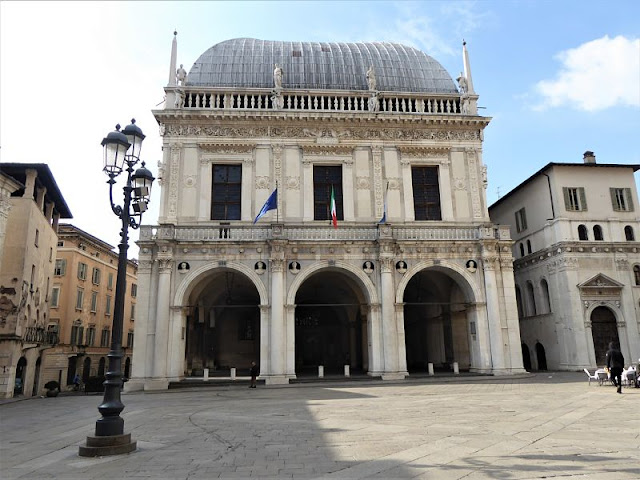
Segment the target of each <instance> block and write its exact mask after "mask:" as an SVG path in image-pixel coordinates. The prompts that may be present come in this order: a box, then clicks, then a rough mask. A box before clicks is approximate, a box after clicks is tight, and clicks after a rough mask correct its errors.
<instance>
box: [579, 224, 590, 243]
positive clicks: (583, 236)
mask: <svg viewBox="0 0 640 480" xmlns="http://www.w3.org/2000/svg"><path fill="white" fill-rule="evenodd" d="M578 239H580V240H589V232H588V231H587V227H585V226H584V225H579V226H578Z"/></svg>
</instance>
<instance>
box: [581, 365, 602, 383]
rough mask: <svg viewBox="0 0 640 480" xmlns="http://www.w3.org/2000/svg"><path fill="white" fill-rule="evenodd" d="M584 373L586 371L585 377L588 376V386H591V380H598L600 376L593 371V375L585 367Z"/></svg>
mask: <svg viewBox="0 0 640 480" xmlns="http://www.w3.org/2000/svg"><path fill="white" fill-rule="evenodd" d="M584 373H586V374H587V377H589V386H591V380H595V381H600V378H599V377H598V375H597V374H595V373H594V374H593V375H591V374H590V373H589V370H587V369H586V368H585V369H584Z"/></svg>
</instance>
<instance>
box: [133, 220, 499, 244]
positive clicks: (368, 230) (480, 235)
mask: <svg viewBox="0 0 640 480" xmlns="http://www.w3.org/2000/svg"><path fill="white" fill-rule="evenodd" d="M390 230H391V231H390V236H389V234H388V233H385V234H383V236H384V238H391V239H393V240H396V241H444V242H451V241H476V240H480V239H496V240H510V235H509V227H508V226H502V225H501V226H481V227H477V226H469V227H460V226H444V225H443V226H419V227H418V226H415V225H411V226H404V225H399V226H392V227H391V229H390ZM380 236H381V233H380V226H378V225H371V226H351V225H342V226H340V227H339V228H337V229H335V228H333V227H331V226H316V225H312V226H303V225H281V224H274V225H263V226H255V225H251V226H248V225H212V226H206V227H205V226H189V225H180V226H175V225H160V226H152V225H143V226H142V227H141V228H140V241H141V242H149V241H155V240H163V241H166V240H170V241H176V242H214V243H218V242H221V243H226V242H256V241H257V242H264V241H266V240H271V239H284V240H289V241H301V242H305V241H313V242H324V241H375V240H378V239H379V238H380Z"/></svg>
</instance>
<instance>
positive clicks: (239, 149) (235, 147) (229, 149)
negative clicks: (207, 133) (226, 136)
mask: <svg viewBox="0 0 640 480" xmlns="http://www.w3.org/2000/svg"><path fill="white" fill-rule="evenodd" d="M198 147H200V150H202V151H204V152H211V153H217V154H220V155H247V154H250V153H252V152H253V149H254V148H255V145H254V144H249V143H242V144H229V143H199V144H198Z"/></svg>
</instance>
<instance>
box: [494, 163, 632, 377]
mask: <svg viewBox="0 0 640 480" xmlns="http://www.w3.org/2000/svg"><path fill="white" fill-rule="evenodd" d="M638 169H640V165H628V164H627V165H624V164H611V163H607V164H602V163H597V162H596V158H595V155H594V154H593V152H586V153H585V154H584V162H583V163H549V164H548V165H546V166H545V167H543V168H542V169H541V170H539V171H538V172H536V173H535V174H533V175H532V176H531V177H529V178H528V179H527V180H525V181H524V182H523V183H521V184H520V185H519V186H518V187H516V188H515V189H513V190H512V191H511V192H509V193H508V194H506V195H505V196H503V197H502V198H500V199H499V200H498V201H497V202H495V203H494V204H493V205H491V207H489V214H490V216H491V220H492V221H493V222H495V223H497V224H500V225H511V236H512V238H513V239H514V241H515V243H514V245H513V255H514V257H515V262H514V271H515V280H516V296H517V302H518V316H519V318H520V333H521V337H522V351H523V359H524V365H525V368H534V369H547V368H548V369H561V370H580V369H582V368H585V367H596V366H600V367H601V366H603V365H604V361H605V353H606V351H607V346H608V344H609V342H611V341H614V342H617V343H619V344H620V347H621V350H622V353H623V354H624V356H625V359H626V361H627V363H628V364H631V363H633V362H636V361H637V360H638V358H640V241H639V240H638V236H639V235H640V213H639V210H638V208H639V205H640V204H639V203H638V192H637V189H636V183H635V179H634V173H635V172H636V171H637V170H638Z"/></svg>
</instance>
